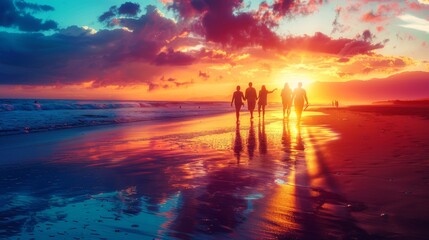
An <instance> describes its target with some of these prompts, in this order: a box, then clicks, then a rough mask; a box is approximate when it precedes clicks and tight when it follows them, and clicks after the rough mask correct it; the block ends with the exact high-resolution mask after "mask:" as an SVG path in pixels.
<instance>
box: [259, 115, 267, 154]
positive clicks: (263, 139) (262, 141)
mask: <svg viewBox="0 0 429 240" xmlns="http://www.w3.org/2000/svg"><path fill="white" fill-rule="evenodd" d="M258 139H259V153H260V154H262V155H265V154H266V153H267V134H265V121H264V119H262V124H261V119H259V124H258Z"/></svg>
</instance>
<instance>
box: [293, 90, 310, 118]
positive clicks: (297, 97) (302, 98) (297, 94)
mask: <svg viewBox="0 0 429 240" xmlns="http://www.w3.org/2000/svg"><path fill="white" fill-rule="evenodd" d="M292 100H293V101H294V102H293V103H294V104H295V112H296V118H297V122H296V125H300V124H301V115H302V111H303V110H304V102H305V104H306V106H308V99H307V92H306V91H305V90H304V89H303V88H302V83H301V82H300V83H298V87H297V88H295V90H293V93H292Z"/></svg>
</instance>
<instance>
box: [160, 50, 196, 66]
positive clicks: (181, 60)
mask: <svg viewBox="0 0 429 240" xmlns="http://www.w3.org/2000/svg"><path fill="white" fill-rule="evenodd" d="M194 61H195V58H194V57H193V56H190V55H188V54H186V53H182V52H176V51H174V50H173V49H169V50H168V51H167V52H161V53H159V54H158V55H157V56H156V57H155V59H154V61H153V62H154V63H155V64H156V65H175V66H183V65H190V64H192V63H193V62H194Z"/></svg>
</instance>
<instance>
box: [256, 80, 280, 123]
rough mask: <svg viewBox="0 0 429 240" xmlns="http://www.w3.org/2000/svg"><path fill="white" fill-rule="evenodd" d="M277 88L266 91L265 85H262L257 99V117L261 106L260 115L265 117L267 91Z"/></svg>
mask: <svg viewBox="0 0 429 240" xmlns="http://www.w3.org/2000/svg"><path fill="white" fill-rule="evenodd" d="M275 90H277V88H274V90H272V91H268V90H267V89H266V88H265V85H262V87H261V90H260V91H259V98H258V99H259V100H258V117H260V116H261V107H262V117H265V106H266V105H267V97H268V93H273V92H274V91H275Z"/></svg>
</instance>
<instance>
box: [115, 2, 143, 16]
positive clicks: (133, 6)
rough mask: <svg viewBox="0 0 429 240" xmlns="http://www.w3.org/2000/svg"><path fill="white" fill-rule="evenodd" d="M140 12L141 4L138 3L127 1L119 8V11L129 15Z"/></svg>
mask: <svg viewBox="0 0 429 240" xmlns="http://www.w3.org/2000/svg"><path fill="white" fill-rule="evenodd" d="M139 12H140V5H139V4H137V3H132V2H126V3H124V4H122V5H121V6H120V7H119V8H118V13H119V14H122V15H127V16H136V15H137V14H138V13H139Z"/></svg>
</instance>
